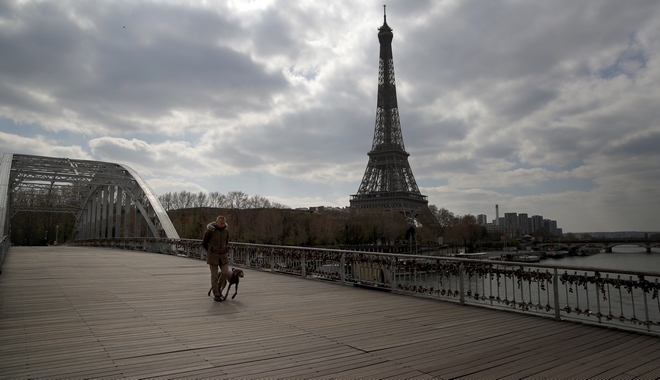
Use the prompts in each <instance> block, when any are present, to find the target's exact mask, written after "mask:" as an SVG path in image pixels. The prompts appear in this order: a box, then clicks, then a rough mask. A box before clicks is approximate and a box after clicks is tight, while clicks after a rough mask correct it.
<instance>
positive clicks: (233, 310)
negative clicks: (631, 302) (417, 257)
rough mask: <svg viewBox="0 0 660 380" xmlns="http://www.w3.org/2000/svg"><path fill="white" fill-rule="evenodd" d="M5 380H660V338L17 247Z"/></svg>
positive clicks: (5, 325)
mask: <svg viewBox="0 0 660 380" xmlns="http://www.w3.org/2000/svg"><path fill="white" fill-rule="evenodd" d="M2 272H3V273H2V275H0V378H45V377H51V378H53V377H55V378H145V379H146V378H154V379H156V378H279V379H284V378H291V379H297V378H309V379H311V378H319V379H326V378H393V379H394V378H420V379H425V378H427V379H431V378H512V379H513V378H622V379H623V378H657V377H658V376H660V360H659V359H660V338H657V337H652V336H647V335H640V334H636V333H628V332H622V331H616V330H610V329H605V328H598V327H595V326H585V325H579V324H574V323H569V322H555V321H552V320H549V319H545V318H538V317H533V316H530V315H522V314H516V313H509V312H504V311H497V310H489V309H485V308H477V307H466V306H460V305H458V304H455V303H448V302H439V301H435V300H431V299H426V298H415V297H409V296H403V295H398V294H391V293H388V292H382V291H375V290H370V289H363V288H356V287H351V286H343V285H340V284H335V283H328V282H322V281H311V280H304V279H301V278H297V277H294V276H288V275H278V274H272V273H266V272H259V271H254V270H249V269H246V270H245V273H246V277H245V278H244V279H243V280H242V281H241V284H240V286H239V291H238V295H237V296H236V299H234V300H231V299H230V300H227V301H225V302H222V303H219V302H214V301H213V300H212V298H211V297H207V295H206V293H207V291H208V287H209V282H210V281H209V277H210V276H209V271H208V267H207V266H206V265H205V264H204V263H203V262H201V261H197V260H192V259H186V258H181V257H173V256H165V255H159V254H152V253H145V252H133V251H120V250H110V249H100V248H81V247H12V248H11V249H10V251H9V254H8V256H7V258H6V260H5V263H4V266H3V268H2Z"/></svg>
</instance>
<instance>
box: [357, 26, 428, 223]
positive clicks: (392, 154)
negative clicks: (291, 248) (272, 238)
mask: <svg viewBox="0 0 660 380" xmlns="http://www.w3.org/2000/svg"><path fill="white" fill-rule="evenodd" d="M378 31H379V32H378V41H379V42H380V64H379V69H378V105H377V110H376V127H375V129H374V141H373V144H372V145H371V151H370V152H369V153H368V156H369V163H368V164H367V169H366V170H365V171H364V177H362V183H361V184H360V188H359V189H358V191H357V194H355V195H351V200H350V202H351V208H354V209H358V210H361V209H376V208H377V209H385V210H390V211H398V212H401V213H403V214H404V215H405V216H407V217H415V216H416V214H417V212H418V211H419V210H420V209H421V208H423V207H427V206H428V200H427V197H426V196H425V195H422V194H421V193H420V192H419V188H418V187H417V182H416V181H415V177H414V176H413V172H412V169H411V168H410V164H409V163H408V156H410V154H408V153H407V152H406V150H405V147H404V145H403V136H402V134H401V123H400V121H399V107H398V105H397V100H396V84H395V82H394V61H393V59H392V38H393V36H394V35H393V34H392V28H390V27H389V26H388V25H387V15H386V14H385V15H384V16H383V26H381V27H380V28H378Z"/></svg>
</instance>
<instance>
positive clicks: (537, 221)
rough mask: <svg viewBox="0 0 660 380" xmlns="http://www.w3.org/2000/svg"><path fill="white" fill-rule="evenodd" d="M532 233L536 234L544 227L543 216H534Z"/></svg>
mask: <svg viewBox="0 0 660 380" xmlns="http://www.w3.org/2000/svg"><path fill="white" fill-rule="evenodd" d="M531 219H532V233H534V232H536V230H538V229H539V228H541V227H543V216H542V215H532V218H531Z"/></svg>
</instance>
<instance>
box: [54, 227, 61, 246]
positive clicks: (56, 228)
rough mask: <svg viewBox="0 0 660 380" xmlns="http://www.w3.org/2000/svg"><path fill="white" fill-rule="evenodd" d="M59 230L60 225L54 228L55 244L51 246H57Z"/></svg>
mask: <svg viewBox="0 0 660 380" xmlns="http://www.w3.org/2000/svg"><path fill="white" fill-rule="evenodd" d="M59 230H60V225H59V224H58V225H56V226H55V244H53V245H57V235H58V232H59Z"/></svg>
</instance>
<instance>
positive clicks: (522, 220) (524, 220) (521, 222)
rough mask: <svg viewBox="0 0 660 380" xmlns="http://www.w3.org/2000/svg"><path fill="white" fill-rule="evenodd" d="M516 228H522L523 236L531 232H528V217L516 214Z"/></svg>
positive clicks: (529, 228) (523, 214)
mask: <svg viewBox="0 0 660 380" xmlns="http://www.w3.org/2000/svg"><path fill="white" fill-rule="evenodd" d="M518 226H520V228H522V232H523V234H529V233H531V232H532V231H530V230H531V227H530V223H529V216H527V214H525V213H520V214H518Z"/></svg>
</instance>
